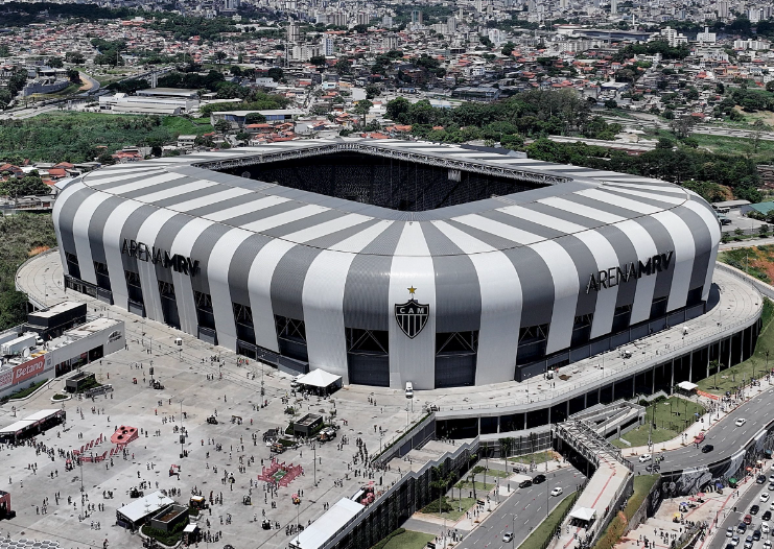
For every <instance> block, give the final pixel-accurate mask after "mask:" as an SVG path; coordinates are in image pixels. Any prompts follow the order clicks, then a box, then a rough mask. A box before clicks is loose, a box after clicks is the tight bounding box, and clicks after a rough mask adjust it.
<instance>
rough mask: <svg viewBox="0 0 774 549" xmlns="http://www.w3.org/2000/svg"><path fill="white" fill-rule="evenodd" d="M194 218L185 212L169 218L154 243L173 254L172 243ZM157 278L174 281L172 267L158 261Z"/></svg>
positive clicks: (159, 248)
mask: <svg viewBox="0 0 774 549" xmlns="http://www.w3.org/2000/svg"><path fill="white" fill-rule="evenodd" d="M192 219H193V218H191V217H190V216H188V215H183V214H177V215H175V216H173V217H172V218H170V219H168V220H167V221H166V222H165V223H164V225H162V227H161V230H160V231H159V234H158V236H157V237H156V242H155V244H154V246H156V249H158V250H163V251H164V252H167V253H169V254H170V255H172V254H171V251H172V244H173V243H174V242H175V238H177V235H178V234H179V233H180V231H182V230H184V229H185V226H186V225H188V223H190V222H191V220H192ZM162 253H163V252H162ZM200 274H201V271H200ZM156 279H157V280H163V281H164V282H169V283H174V280H173V279H172V269H169V268H165V267H164V265H163V264H161V263H156Z"/></svg>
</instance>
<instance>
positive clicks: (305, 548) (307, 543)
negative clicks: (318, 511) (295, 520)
mask: <svg viewBox="0 0 774 549" xmlns="http://www.w3.org/2000/svg"><path fill="white" fill-rule="evenodd" d="M317 371H319V370H317ZM364 509H365V507H363V506H362V505H360V504H359V503H357V502H356V501H352V500H351V499H347V498H342V499H340V500H339V501H338V502H336V503H335V504H334V505H333V506H331V508H330V509H328V510H327V511H326V512H325V513H324V514H323V515H322V516H321V517H320V518H318V519H317V520H316V521H314V522H313V523H312V524H311V525H310V526H307V527H306V529H305V530H304V531H303V532H301V533H300V534H299V535H298V537H296V538H295V539H293V540H291V542H290V547H291V549H319V548H320V547H322V546H323V545H325V542H327V541H328V540H329V539H331V538H332V537H333V536H335V535H336V534H337V533H338V532H340V531H341V530H342V529H344V528H345V527H346V526H347V525H348V524H350V523H351V522H352V521H353V520H354V519H355V518H356V517H357V516H358V515H359V514H360V513H362V512H363V510H364Z"/></svg>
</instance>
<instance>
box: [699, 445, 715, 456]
mask: <svg viewBox="0 0 774 549" xmlns="http://www.w3.org/2000/svg"><path fill="white" fill-rule="evenodd" d="M714 449H715V447H714V446H713V445H712V444H706V445H705V446H704V447H703V448H702V449H701V453H702V454H707V453H709V452H711V451H712V450H714Z"/></svg>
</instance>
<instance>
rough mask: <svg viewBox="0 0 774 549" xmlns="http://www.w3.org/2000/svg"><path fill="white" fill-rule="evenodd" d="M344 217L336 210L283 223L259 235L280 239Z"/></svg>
mask: <svg viewBox="0 0 774 549" xmlns="http://www.w3.org/2000/svg"><path fill="white" fill-rule="evenodd" d="M345 215H346V214H344V213H343V212H338V211H336V210H327V211H324V212H320V213H318V214H315V215H310V216H309V217H305V218H303V219H297V220H296V221H291V222H290V223H283V224H282V225H278V226H277V227H274V228H271V229H266V230H265V231H261V233H262V234H265V235H267V236H274V237H277V238H281V237H283V236H285V235H289V234H293V233H295V232H298V231H303V230H304V229H310V228H312V227H315V226H317V225H320V224H321V223H325V222H326V221H331V220H332V219H338V218H340V217H344V216H345Z"/></svg>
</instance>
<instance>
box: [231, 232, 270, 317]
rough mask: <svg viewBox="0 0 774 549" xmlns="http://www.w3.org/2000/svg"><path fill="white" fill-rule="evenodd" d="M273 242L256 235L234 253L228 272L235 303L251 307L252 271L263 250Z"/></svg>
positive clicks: (248, 238) (232, 298) (250, 237)
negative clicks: (249, 280)
mask: <svg viewBox="0 0 774 549" xmlns="http://www.w3.org/2000/svg"><path fill="white" fill-rule="evenodd" d="M272 240H273V239H272V238H268V237H265V236H263V235H260V234H254V235H252V236H249V237H247V239H246V240H245V241H244V242H242V244H240V245H239V247H238V248H237V249H236V252H234V257H233V258H232V259H231V266H230V267H229V270H228V285H229V286H230V287H231V300H232V301H233V302H234V303H240V304H241V305H247V306H250V292H249V290H248V287H247V281H248V279H249V278H250V269H251V268H252V266H253V260H254V259H255V258H256V257H257V256H258V252H260V251H261V248H263V247H264V246H265V245H266V244H268V243H269V242H271V241H272Z"/></svg>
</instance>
